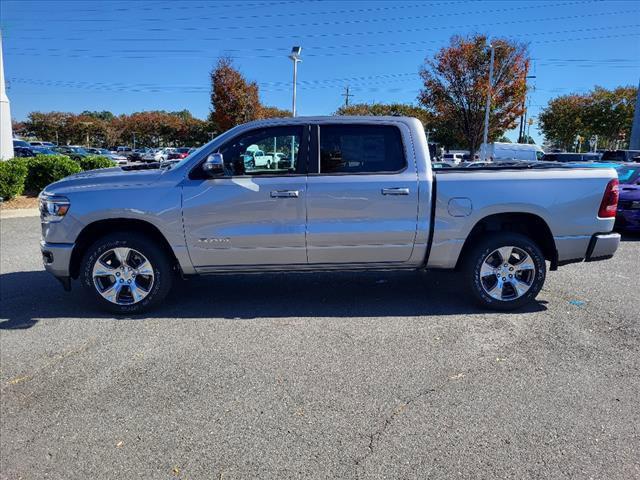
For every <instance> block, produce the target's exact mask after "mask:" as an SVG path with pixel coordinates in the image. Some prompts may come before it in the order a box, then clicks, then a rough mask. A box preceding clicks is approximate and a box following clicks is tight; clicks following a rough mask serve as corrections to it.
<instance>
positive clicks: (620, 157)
mask: <svg viewBox="0 0 640 480" xmlns="http://www.w3.org/2000/svg"><path fill="white" fill-rule="evenodd" d="M602 160H613V161H616V162H624V161H625V156H624V152H621V151H615V150H613V151H608V152H604V153H603V154H602Z"/></svg>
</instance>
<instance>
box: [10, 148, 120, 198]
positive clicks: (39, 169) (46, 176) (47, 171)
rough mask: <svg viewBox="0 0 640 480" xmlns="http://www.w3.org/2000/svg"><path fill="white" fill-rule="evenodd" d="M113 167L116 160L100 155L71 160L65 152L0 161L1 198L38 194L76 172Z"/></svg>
mask: <svg viewBox="0 0 640 480" xmlns="http://www.w3.org/2000/svg"><path fill="white" fill-rule="evenodd" d="M113 166H115V162H113V161H112V160H110V159H108V158H106V157H102V156H99V155H90V156H88V157H84V158H81V159H79V160H78V161H75V160H71V159H70V158H69V157H67V156H66V155H38V156H36V157H32V158H13V159H11V160H7V161H5V162H3V161H0V197H2V199H3V200H9V199H10V198H13V197H15V196H17V195H21V194H22V193H23V192H25V191H26V192H28V193H32V194H38V193H39V192H40V191H42V190H43V189H44V187H46V186H47V185H49V184H50V183H53V182H57V181H58V180H60V179H62V178H64V177H68V176H69V175H73V174H74V173H79V172H81V171H83V170H95V169H97V168H108V167H113Z"/></svg>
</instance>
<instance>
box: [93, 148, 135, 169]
mask: <svg viewBox="0 0 640 480" xmlns="http://www.w3.org/2000/svg"><path fill="white" fill-rule="evenodd" d="M85 150H86V151H87V152H88V153H90V154H91V155H101V156H103V157H107V158H108V159H109V160H113V161H114V162H116V163H117V164H118V165H125V164H126V163H127V157H125V156H124V155H120V154H119V153H113V152H112V151H110V150H107V149H106V148H85Z"/></svg>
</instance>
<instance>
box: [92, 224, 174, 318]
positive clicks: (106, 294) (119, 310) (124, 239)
mask: <svg viewBox="0 0 640 480" xmlns="http://www.w3.org/2000/svg"><path fill="white" fill-rule="evenodd" d="M80 271H81V282H82V286H83V288H84V289H85V290H86V291H87V293H88V294H90V296H91V297H92V298H94V300H95V301H96V302H97V303H98V305H100V307H102V308H103V309H105V310H107V311H109V312H112V313H116V314H132V313H141V312H143V311H145V310H147V309H149V308H151V307H153V306H154V305H156V304H158V303H159V302H160V301H161V300H162V299H164V297H165V296H166V295H167V293H168V292H169V290H170V289H171V283H172V271H171V262H170V260H169V258H168V256H167V255H166V253H165V252H164V251H163V250H162V249H161V248H159V247H158V246H156V245H154V244H153V243H152V241H151V240H150V239H148V238H147V237H145V236H143V235H140V234H137V233H124V232H122V233H113V234H110V235H107V236H105V237H103V238H101V239H99V240H97V241H96V242H94V243H93V244H92V245H91V246H90V247H89V248H88V249H87V252H86V253H85V256H84V258H83V260H82V265H81V270H80Z"/></svg>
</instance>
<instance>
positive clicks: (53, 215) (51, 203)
mask: <svg viewBox="0 0 640 480" xmlns="http://www.w3.org/2000/svg"><path fill="white" fill-rule="evenodd" d="M70 206H71V203H69V199H68V198H65V197H54V196H49V195H42V196H41V197H40V220H41V221H42V222H44V223H53V222H59V221H60V220H62V219H63V218H64V216H65V215H66V214H67V212H68V211H69V207H70Z"/></svg>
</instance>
